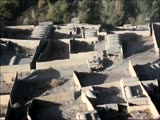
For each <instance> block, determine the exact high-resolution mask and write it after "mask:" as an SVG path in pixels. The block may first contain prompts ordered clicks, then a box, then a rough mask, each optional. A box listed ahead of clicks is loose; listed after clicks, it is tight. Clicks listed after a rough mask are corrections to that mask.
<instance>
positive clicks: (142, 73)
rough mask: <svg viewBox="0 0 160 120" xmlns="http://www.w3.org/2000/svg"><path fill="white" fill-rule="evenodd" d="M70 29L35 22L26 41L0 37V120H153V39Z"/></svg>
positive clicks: (125, 31) (137, 31) (144, 34)
mask: <svg viewBox="0 0 160 120" xmlns="http://www.w3.org/2000/svg"><path fill="white" fill-rule="evenodd" d="M72 22H73V23H71V24H66V25H52V23H51V22H42V23H38V24H37V26H32V28H33V31H32V32H31V33H32V34H31V35H30V36H26V37H27V39H16V38H12V39H10V38H0V39H1V41H0V45H1V46H2V48H1V49H2V50H3V52H4V53H2V54H1V56H2V57H1V58H0V59H1V66H0V69H1V71H0V77H1V81H0V84H1V86H2V87H0V101H1V102H0V111H1V112H0V119H5V120H12V119H14V120H20V119H24V120H27V119H28V120H45V119H47V120H53V119H56V120H60V119H71V120H72V119H73V120H75V119H77V120H81V119H84V120H95V119H96V120H106V119H107V120H113V119H123V120H124V119H159V118H160V115H159V112H160V106H159V101H160V100H159V98H160V97H159V96H160V92H159V76H158V75H159V57H158V56H157V55H156V53H157V52H156V53H155V52H154V51H157V50H158V49H157V48H156V44H157V43H156V42H155V41H156V40H157V38H158V36H159V35H158V34H157V33H155V34H153V36H149V29H145V30H142V29H141V28H142V26H139V27H138V28H136V27H135V26H131V25H128V26H126V27H125V26H122V27H119V28H118V31H110V32H100V31H99V29H100V25H88V24H79V22H78V21H77V19H72ZM13 27H14V28H16V27H17V28H18V29H26V28H27V26H26V27H25V26H12V28H13ZM153 27H154V29H153V31H154V30H155V29H156V27H155V26H154V25H153ZM29 28H30V27H29ZM133 28H134V29H133ZM121 29H122V30H121ZM130 36H131V37H130ZM2 37H3V36H2ZM124 38H125V39H124ZM8 46H9V47H8ZM11 46H12V47H11ZM10 49H11V50H10ZM11 51H12V52H11ZM6 53H10V55H9V54H6ZM7 55H8V56H7ZM124 55H125V56H124ZM95 56H96V59H93V58H95ZM93 61H94V62H93ZM90 62H91V64H90ZM92 63H94V64H92ZM101 67H102V68H101ZM145 67H146V68H145ZM89 68H91V69H92V68H96V69H98V70H97V71H90V69H89ZM149 68H150V69H149ZM150 70H151V71H152V72H150ZM148 72H149V73H148ZM151 73H153V75H151ZM155 74H156V75H155ZM155 96H156V97H155ZM35 111H36V112H35Z"/></svg>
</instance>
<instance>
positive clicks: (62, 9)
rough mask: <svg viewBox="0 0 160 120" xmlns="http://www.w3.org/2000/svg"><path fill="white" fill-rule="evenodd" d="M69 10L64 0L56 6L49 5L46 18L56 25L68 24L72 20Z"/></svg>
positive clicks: (60, 0)
mask: <svg viewBox="0 0 160 120" xmlns="http://www.w3.org/2000/svg"><path fill="white" fill-rule="evenodd" d="M68 9H69V4H68V3H67V2H65V1H63V0H59V1H57V2H56V3H55V4H51V5H49V9H48V14H47V17H46V18H47V20H52V21H53V22H55V23H67V22H69V21H70V19H71V14H69V11H68Z"/></svg>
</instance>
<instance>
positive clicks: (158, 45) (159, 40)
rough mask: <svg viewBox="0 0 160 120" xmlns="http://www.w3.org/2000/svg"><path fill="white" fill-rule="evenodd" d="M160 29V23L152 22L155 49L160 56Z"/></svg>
mask: <svg viewBox="0 0 160 120" xmlns="http://www.w3.org/2000/svg"><path fill="white" fill-rule="evenodd" d="M158 27H159V28H158ZM159 30H160V25H159V24H156V23H155V24H152V37H153V43H154V49H155V52H156V55H157V56H160V37H159V32H160V31H159ZM158 31H159V32H158Z"/></svg>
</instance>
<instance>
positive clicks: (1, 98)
mask: <svg viewBox="0 0 160 120" xmlns="http://www.w3.org/2000/svg"><path fill="white" fill-rule="evenodd" d="M9 99H10V95H0V105H1V106H7V105H8V102H9Z"/></svg>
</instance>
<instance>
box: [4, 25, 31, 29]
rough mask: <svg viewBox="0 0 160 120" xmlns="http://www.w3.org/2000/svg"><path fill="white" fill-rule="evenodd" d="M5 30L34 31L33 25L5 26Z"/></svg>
mask: <svg viewBox="0 0 160 120" xmlns="http://www.w3.org/2000/svg"><path fill="white" fill-rule="evenodd" d="M6 28H11V29H22V30H25V29H34V25H18V26H6Z"/></svg>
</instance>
